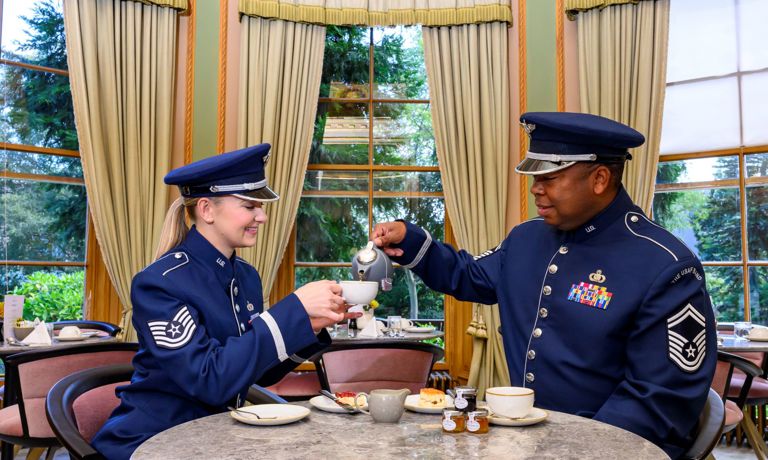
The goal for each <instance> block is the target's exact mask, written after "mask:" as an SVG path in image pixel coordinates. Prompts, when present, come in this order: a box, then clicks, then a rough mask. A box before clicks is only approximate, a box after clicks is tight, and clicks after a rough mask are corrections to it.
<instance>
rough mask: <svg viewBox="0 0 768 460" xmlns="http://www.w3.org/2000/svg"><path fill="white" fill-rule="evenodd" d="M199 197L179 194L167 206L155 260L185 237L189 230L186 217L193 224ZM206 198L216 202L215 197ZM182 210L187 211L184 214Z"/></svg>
mask: <svg viewBox="0 0 768 460" xmlns="http://www.w3.org/2000/svg"><path fill="white" fill-rule="evenodd" d="M200 198H202V197H196V198H184V197H181V196H180V197H178V198H176V200H174V202H173V203H171V206H170V207H168V211H166V213H165V221H164V222H163V230H162V231H161V232H160V241H159V242H158V244H157V250H156V251H155V260H157V259H159V258H160V257H161V256H162V255H163V254H165V253H166V252H168V251H170V250H171V249H173V248H175V247H176V246H178V245H179V244H181V243H182V241H184V239H185V238H186V237H187V233H188V232H189V227H188V226H187V218H189V221H190V222H192V223H193V224H194V223H195V218H196V216H195V206H197V202H198V201H200ZM206 198H208V199H209V200H211V201H212V202H214V203H217V202H218V199H217V198H216V197H213V196H209V197H206ZM184 210H186V211H187V212H186V215H185V213H184Z"/></svg>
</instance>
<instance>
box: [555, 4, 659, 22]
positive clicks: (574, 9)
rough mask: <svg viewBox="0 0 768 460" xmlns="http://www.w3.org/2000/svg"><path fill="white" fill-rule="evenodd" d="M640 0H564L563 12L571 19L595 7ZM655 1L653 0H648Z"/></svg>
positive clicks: (600, 7)
mask: <svg viewBox="0 0 768 460" xmlns="http://www.w3.org/2000/svg"><path fill="white" fill-rule="evenodd" d="M640 1H642V0H565V13H566V14H567V15H568V18H569V19H571V20H573V19H575V18H576V15H577V14H579V13H581V12H584V11H589V10H592V9H595V8H599V9H603V8H606V7H609V6H614V5H626V4H629V3H632V4H637V3H638V2H640ZM648 1H655V0H648Z"/></svg>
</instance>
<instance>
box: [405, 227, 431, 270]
mask: <svg viewBox="0 0 768 460" xmlns="http://www.w3.org/2000/svg"><path fill="white" fill-rule="evenodd" d="M422 230H423V229H422ZM424 233H426V234H427V239H426V240H425V241H424V244H422V245H421V249H419V253H418V254H416V257H415V258H414V259H413V260H412V261H411V263H409V264H408V265H403V266H404V267H405V268H413V267H415V266H416V265H418V264H419V262H421V259H423V258H424V255H425V254H426V253H427V249H429V245H430V244H432V235H430V234H429V232H428V231H426V230H424Z"/></svg>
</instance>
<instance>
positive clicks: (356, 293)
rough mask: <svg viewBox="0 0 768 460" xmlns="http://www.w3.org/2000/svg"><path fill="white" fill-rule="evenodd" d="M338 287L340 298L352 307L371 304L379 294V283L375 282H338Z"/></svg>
mask: <svg viewBox="0 0 768 460" xmlns="http://www.w3.org/2000/svg"><path fill="white" fill-rule="evenodd" d="M339 285H340V286H341V290H342V293H341V295H342V297H344V299H345V300H346V301H347V303H348V304H353V305H354V304H360V305H365V304H368V303H371V300H373V299H375V298H376V294H378V292H379V283H377V282H376V281H339Z"/></svg>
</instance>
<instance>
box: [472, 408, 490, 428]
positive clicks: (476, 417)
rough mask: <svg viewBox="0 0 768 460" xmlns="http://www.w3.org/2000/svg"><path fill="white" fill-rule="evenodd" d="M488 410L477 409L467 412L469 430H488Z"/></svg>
mask: <svg viewBox="0 0 768 460" xmlns="http://www.w3.org/2000/svg"><path fill="white" fill-rule="evenodd" d="M488 422H489V421H488V411H487V410H485V409H477V410H473V411H472V412H467V431H469V432H470V433H475V434H483V433H487V432H488Z"/></svg>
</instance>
